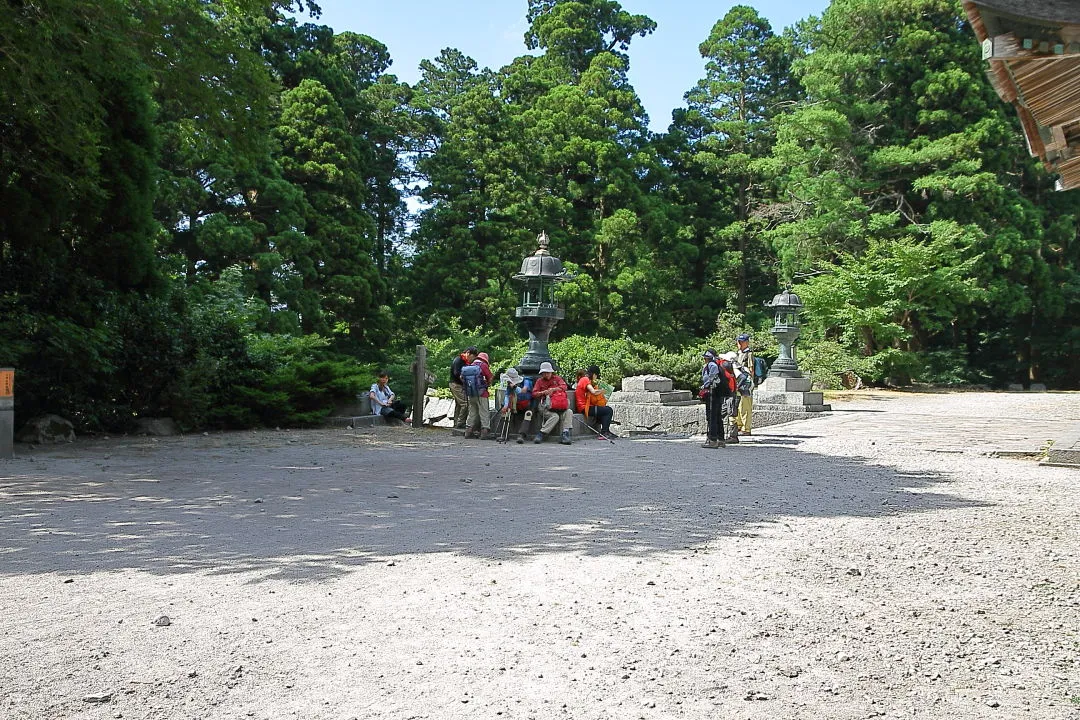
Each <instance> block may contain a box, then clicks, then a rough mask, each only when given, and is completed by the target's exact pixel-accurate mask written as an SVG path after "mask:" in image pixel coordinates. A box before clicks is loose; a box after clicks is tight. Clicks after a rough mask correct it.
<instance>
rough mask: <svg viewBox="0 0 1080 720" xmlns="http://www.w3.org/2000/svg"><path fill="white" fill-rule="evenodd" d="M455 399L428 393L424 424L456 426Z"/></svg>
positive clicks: (425, 402)
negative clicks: (433, 395)
mask: <svg viewBox="0 0 1080 720" xmlns="http://www.w3.org/2000/svg"><path fill="white" fill-rule="evenodd" d="M454 405H455V403H454V399H453V398H439V397H432V396H431V395H428V396H427V397H425V398H424V424H425V425H431V426H432V427H441V428H452V427H454Z"/></svg>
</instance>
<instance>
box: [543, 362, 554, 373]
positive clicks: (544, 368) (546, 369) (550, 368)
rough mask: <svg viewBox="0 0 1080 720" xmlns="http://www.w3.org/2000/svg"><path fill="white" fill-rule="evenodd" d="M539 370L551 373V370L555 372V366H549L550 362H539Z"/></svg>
mask: <svg viewBox="0 0 1080 720" xmlns="http://www.w3.org/2000/svg"><path fill="white" fill-rule="evenodd" d="M540 372H542V373H546V372H550V373H553V372H555V368H553V367H551V363H549V362H542V363H540Z"/></svg>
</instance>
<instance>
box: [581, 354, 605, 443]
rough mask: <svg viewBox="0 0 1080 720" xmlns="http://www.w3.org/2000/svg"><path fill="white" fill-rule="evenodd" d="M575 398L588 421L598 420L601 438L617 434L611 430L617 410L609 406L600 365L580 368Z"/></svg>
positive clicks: (599, 437) (598, 436) (598, 437)
mask: <svg viewBox="0 0 1080 720" xmlns="http://www.w3.org/2000/svg"><path fill="white" fill-rule="evenodd" d="M574 399H575V400H576V401H577V409H578V412H580V413H581V414H582V415H584V416H585V420H586V422H588V421H589V420H593V421H596V422H597V423H599V424H600V434H599V435H597V436H596V437H597V439H599V440H607V439H608V438H613V437H615V435H614V434H613V433H612V432H611V418H612V417H614V415H615V411H614V410H613V409H612V408H610V407H608V404H607V393H606V392H605V391H604V388H602V387H601V386H600V367H599V366H597V365H590V366H589V369H588V370H578V381H577V385H576V386H575V388H574Z"/></svg>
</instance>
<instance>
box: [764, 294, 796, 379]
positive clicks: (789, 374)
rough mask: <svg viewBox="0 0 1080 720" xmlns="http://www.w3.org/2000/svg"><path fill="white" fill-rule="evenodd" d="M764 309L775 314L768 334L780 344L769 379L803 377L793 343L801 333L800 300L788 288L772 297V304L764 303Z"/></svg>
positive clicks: (770, 369)
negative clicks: (778, 354)
mask: <svg viewBox="0 0 1080 720" xmlns="http://www.w3.org/2000/svg"><path fill="white" fill-rule="evenodd" d="M765 307H771V308H772V309H773V311H774V312H775V313H776V315H775V318H774V319H773V327H772V330H770V331H769V332H771V333H772V334H773V335H775V336H776V341H777V342H778V343H779V344H780V357H778V358H776V362H774V363H773V364H772V367H771V368H769V377H783V378H801V377H802V376H803V375H802V373H801V372H800V371H799V363H798V361H797V360H796V359H795V343H797V342H798V340H799V335H800V334H801V332H802V331H801V330H800V329H799V312H800V311H801V310H802V308H803V304H802V300H800V299H799V296H798V295H796V294H795V293H793V292H791V288H788V289H786V290H784V292H782V293H780V294H779V295H776V296H775V297H773V299H772V302H767V303H765Z"/></svg>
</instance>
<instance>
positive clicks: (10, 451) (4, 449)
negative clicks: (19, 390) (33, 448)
mask: <svg viewBox="0 0 1080 720" xmlns="http://www.w3.org/2000/svg"><path fill="white" fill-rule="evenodd" d="M14 443H15V370H14V369H13V368H0V459H4V460H10V459H12V458H13V457H15V444H14Z"/></svg>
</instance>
